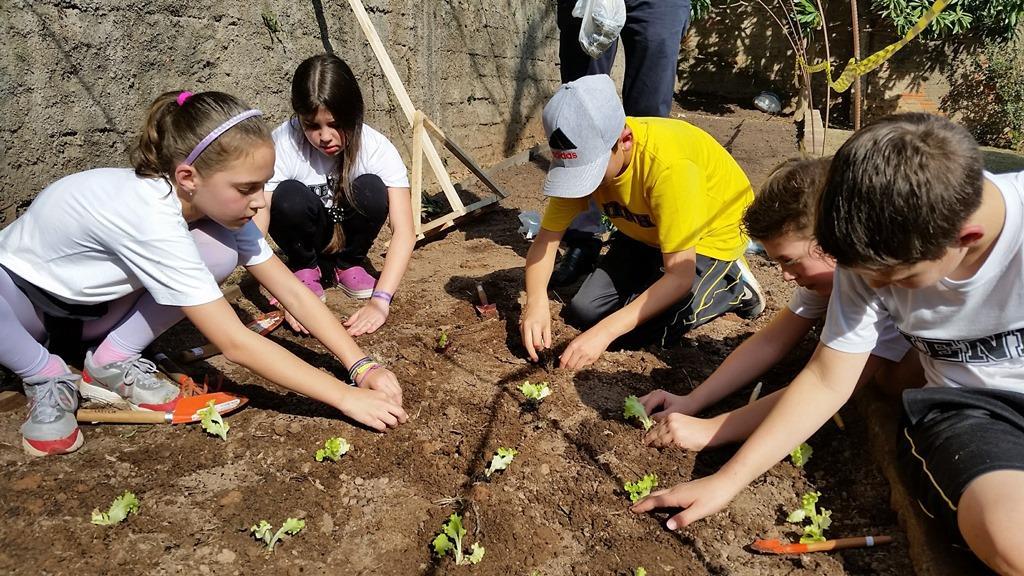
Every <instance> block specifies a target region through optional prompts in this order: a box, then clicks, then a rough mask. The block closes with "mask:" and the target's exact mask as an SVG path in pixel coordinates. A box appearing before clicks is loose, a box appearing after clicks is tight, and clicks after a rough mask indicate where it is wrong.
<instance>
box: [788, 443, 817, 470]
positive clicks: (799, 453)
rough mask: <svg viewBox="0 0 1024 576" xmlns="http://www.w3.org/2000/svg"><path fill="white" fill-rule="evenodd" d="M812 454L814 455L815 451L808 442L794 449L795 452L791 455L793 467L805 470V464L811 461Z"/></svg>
mask: <svg viewBox="0 0 1024 576" xmlns="http://www.w3.org/2000/svg"><path fill="white" fill-rule="evenodd" d="M811 454H814V449H813V448H811V445H810V444H808V443H807V442H804V443H803V444H801V445H799V446H797V447H796V448H793V451H792V452H790V453H789V459H790V461H792V462H793V465H794V466H796V467H797V468H803V467H804V464H807V461H808V460H810V459H811Z"/></svg>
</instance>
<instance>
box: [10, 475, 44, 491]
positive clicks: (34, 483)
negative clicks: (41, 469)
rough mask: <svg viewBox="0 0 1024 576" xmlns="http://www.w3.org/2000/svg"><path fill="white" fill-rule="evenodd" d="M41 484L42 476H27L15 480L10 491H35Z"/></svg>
mask: <svg viewBox="0 0 1024 576" xmlns="http://www.w3.org/2000/svg"><path fill="white" fill-rule="evenodd" d="M42 483H43V476H42V475H41V474H29V475H28V476H25V477H23V478H20V479H18V480H15V481H14V482H13V483H12V484H11V490H17V491H22V490H35V489H36V488H39V485H40V484H42Z"/></svg>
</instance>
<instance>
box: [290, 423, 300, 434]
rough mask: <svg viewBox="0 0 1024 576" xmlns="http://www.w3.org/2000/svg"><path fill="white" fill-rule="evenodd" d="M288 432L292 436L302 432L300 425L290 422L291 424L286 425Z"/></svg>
mask: <svg viewBox="0 0 1024 576" xmlns="http://www.w3.org/2000/svg"><path fill="white" fill-rule="evenodd" d="M288 431H289V432H291V433H292V434H299V433H301V432H302V424H299V423H298V422H292V423H291V424H289V425H288Z"/></svg>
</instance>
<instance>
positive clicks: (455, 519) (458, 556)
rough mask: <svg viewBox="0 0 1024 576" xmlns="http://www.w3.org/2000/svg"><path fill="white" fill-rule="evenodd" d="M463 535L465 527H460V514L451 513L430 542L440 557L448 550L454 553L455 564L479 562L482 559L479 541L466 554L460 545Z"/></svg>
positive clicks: (482, 548) (464, 534) (482, 553)
mask: <svg viewBox="0 0 1024 576" xmlns="http://www.w3.org/2000/svg"><path fill="white" fill-rule="evenodd" d="M465 536H466V529H465V528H463V527H462V516H459V515H458V514H452V515H451V516H449V517H448V522H446V523H445V524H444V525H442V526H441V533H440V534H438V535H437V537H436V538H434V541H433V542H432V543H431V544H432V546H433V547H434V552H435V553H437V555H438V556H440V557H442V558H443V557H444V555H445V554H447V553H448V552H451V553H452V554H454V556H455V564H456V565H457V566H463V565H466V564H479V563H480V561H481V560H483V559H484V547H483V546H481V545H480V543H479V542H475V543H474V544H473V546H471V547H470V550H472V552H470V553H469V554H466V553H465V551H464V548H463V546H462V539H463V538H464V537H465Z"/></svg>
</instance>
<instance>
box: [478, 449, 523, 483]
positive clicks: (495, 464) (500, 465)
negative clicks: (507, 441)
mask: <svg viewBox="0 0 1024 576" xmlns="http://www.w3.org/2000/svg"><path fill="white" fill-rule="evenodd" d="M516 454H519V452H517V451H516V450H515V449H513V448H498V453H497V454H495V455H494V456H493V457H492V458H491V465H490V466H488V467H487V470H485V471H484V475H485V476H487V477H488V478H490V477H491V474H494V473H495V472H497V471H498V470H504V469H506V468H508V465H509V464H511V463H512V459H513V458H515V457H516Z"/></svg>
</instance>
